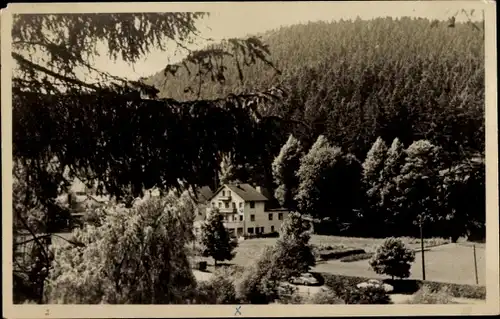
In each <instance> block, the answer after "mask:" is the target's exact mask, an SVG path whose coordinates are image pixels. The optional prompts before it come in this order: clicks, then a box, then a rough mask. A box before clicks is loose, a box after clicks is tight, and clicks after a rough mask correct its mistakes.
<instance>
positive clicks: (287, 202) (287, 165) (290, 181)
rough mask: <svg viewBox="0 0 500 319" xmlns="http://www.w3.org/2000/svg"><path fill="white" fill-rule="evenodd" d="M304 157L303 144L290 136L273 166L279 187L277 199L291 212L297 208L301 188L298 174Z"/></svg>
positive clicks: (275, 179) (276, 194) (276, 193)
mask: <svg viewBox="0 0 500 319" xmlns="http://www.w3.org/2000/svg"><path fill="white" fill-rule="evenodd" d="M302 156H304V151H303V149H302V145H301V143H300V142H299V140H297V139H296V138H295V137H294V136H293V135H290V136H289V137H288V140H287V141H286V143H285V144H284V145H283V147H282V148H281V150H280V153H279V154H278V156H276V157H275V159H274V161H273V164H272V169H273V177H274V181H275V183H276V185H278V189H277V190H276V192H275V197H276V199H277V200H278V201H279V203H280V205H281V206H283V207H287V208H289V209H291V210H294V209H295V208H296V203H295V201H294V197H295V195H296V192H297V188H298V186H299V179H298V178H297V175H296V172H297V171H298V170H299V168H300V159H301V158H302Z"/></svg>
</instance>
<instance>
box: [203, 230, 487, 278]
mask: <svg viewBox="0 0 500 319" xmlns="http://www.w3.org/2000/svg"><path fill="white" fill-rule="evenodd" d="M402 239H403V240H404V241H405V242H406V243H407V244H408V246H409V247H411V248H413V249H419V248H420V240H419V239H415V238H402ZM276 240H277V238H256V239H248V240H245V241H240V242H239V245H238V248H237V249H236V256H235V258H234V259H233V260H232V261H231V262H229V263H230V264H235V265H239V266H243V267H246V266H248V265H250V264H252V263H253V261H255V260H256V259H257V258H258V257H259V256H260V254H261V252H262V250H263V249H264V248H265V247H266V246H271V245H274V244H275V243H276ZM383 240H384V239H380V238H354V237H340V236H322V235H312V237H311V243H312V244H313V245H316V246H323V247H324V246H331V247H344V248H361V249H364V250H366V251H367V252H373V251H374V250H375V248H376V247H377V246H378V245H379V244H380V243H382V242H383ZM442 242H443V240H436V239H428V240H426V243H425V246H426V247H431V246H435V247H434V248H432V249H430V250H428V251H426V253H425V257H426V279H427V280H432V281H439V282H449V283H458V284H472V285H475V277H474V259H473V254H472V246H470V245H469V243H460V244H449V245H442V246H436V244H439V243H442ZM476 258H477V266H478V277H479V285H485V269H486V268H485V267H486V264H485V256H484V244H476ZM196 259H197V260H206V261H208V264H209V265H212V264H213V260H212V259H211V258H196ZM209 267H210V266H209ZM208 271H211V269H210V268H209V269H208ZM313 271H315V272H326V273H332V274H339V275H347V276H364V277H370V278H387V276H379V275H377V274H375V272H373V270H372V269H371V268H370V266H369V265H368V260H360V261H354V262H348V263H345V262H341V261H340V260H330V261H327V262H320V263H318V265H317V266H316V267H315V268H314V269H313ZM411 273H412V274H411V277H410V278H412V279H421V278H422V265H421V253H420V252H417V253H416V259H415V263H414V264H413V265H412V269H411Z"/></svg>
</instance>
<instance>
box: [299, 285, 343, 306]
mask: <svg viewBox="0 0 500 319" xmlns="http://www.w3.org/2000/svg"><path fill="white" fill-rule="evenodd" d="M305 303H308V304H313V305H324V304H326V305H328V304H331V305H341V304H345V302H344V300H343V299H341V298H340V297H338V296H337V294H335V292H334V291H333V290H331V289H329V288H327V289H322V290H320V291H318V292H317V293H315V294H313V295H312V296H310V297H309V298H308V299H306V300H305Z"/></svg>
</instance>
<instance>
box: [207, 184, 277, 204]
mask: <svg viewBox="0 0 500 319" xmlns="http://www.w3.org/2000/svg"><path fill="white" fill-rule="evenodd" d="M224 187H227V188H229V189H230V190H231V191H233V192H235V193H236V195H238V196H239V197H241V199H243V200H244V201H246V202H250V201H253V202H263V201H268V200H269V199H268V198H267V197H266V196H264V195H262V194H261V193H259V192H258V191H257V190H256V189H255V188H253V186H252V185H250V184H225V185H222V186H221V187H219V189H217V190H216V191H215V192H214V193H213V195H212V196H211V197H210V199H212V198H213V197H214V196H215V195H216V194H218V193H219V192H220V191H221V190H222V189H223V188H224Z"/></svg>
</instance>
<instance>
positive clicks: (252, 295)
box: [236, 247, 278, 304]
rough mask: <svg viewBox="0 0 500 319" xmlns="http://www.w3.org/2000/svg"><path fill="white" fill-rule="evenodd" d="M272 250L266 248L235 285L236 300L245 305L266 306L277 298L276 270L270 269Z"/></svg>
mask: <svg viewBox="0 0 500 319" xmlns="http://www.w3.org/2000/svg"><path fill="white" fill-rule="evenodd" d="M272 258H273V249H272V248H271V247H266V248H265V249H264V251H263V252H262V254H261V256H260V257H259V259H257V261H256V262H255V264H253V265H251V266H250V267H248V268H247V269H246V270H245V271H244V272H243V275H242V276H241V280H240V281H239V282H238V283H237V286H236V291H237V296H238V299H240V300H241V301H242V302H245V303H251V304H267V303H269V302H272V301H274V300H275V299H277V298H278V281H277V280H276V279H275V278H273V277H277V276H276V273H277V270H276V269H273V267H272Z"/></svg>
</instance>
